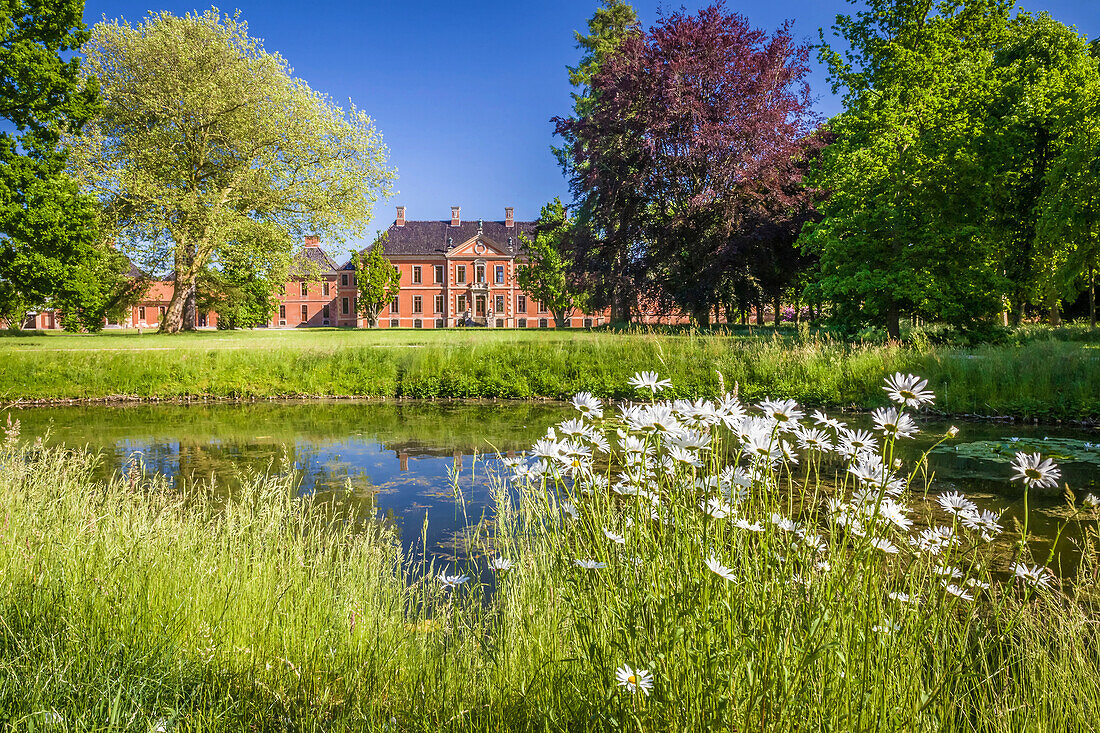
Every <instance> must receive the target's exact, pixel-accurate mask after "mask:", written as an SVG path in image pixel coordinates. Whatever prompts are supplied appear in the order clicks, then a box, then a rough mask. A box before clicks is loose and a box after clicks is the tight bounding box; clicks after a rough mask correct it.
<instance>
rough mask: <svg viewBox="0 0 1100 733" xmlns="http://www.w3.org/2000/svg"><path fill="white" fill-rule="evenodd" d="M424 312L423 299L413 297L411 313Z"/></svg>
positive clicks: (416, 296) (417, 296)
mask: <svg viewBox="0 0 1100 733" xmlns="http://www.w3.org/2000/svg"><path fill="white" fill-rule="evenodd" d="M423 312H424V298H422V297H421V296H419V295H414V296H413V313H423Z"/></svg>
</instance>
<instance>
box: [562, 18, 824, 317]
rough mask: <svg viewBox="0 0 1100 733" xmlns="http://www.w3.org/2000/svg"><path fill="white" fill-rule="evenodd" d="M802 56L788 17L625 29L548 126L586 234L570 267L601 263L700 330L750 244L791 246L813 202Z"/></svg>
mask: <svg viewBox="0 0 1100 733" xmlns="http://www.w3.org/2000/svg"><path fill="white" fill-rule="evenodd" d="M809 50H810V49H809V46H807V45H802V44H799V43H797V42H795V40H794V38H793V36H792V32H791V26H790V24H789V23H788V24H784V25H783V26H781V27H780V28H778V29H777V30H776V31H775V32H774V33H771V34H768V33H766V32H765V31H763V30H760V29H757V28H753V27H752V26H750V25H749V23H748V21H747V20H746V19H745V18H744V17H743V16H741V15H739V14H736V13H729V12H727V11H726V9H725V7H724V5H723V4H722V3H718V4H715V5H711V6H710V7H707V8H704V9H703V10H701V11H699V12H698V13H695V14H689V13H687V12H686V11H679V12H675V13H673V14H671V15H669V16H667V17H664V18H662V19H661V20H660V21H659V22H658V23H657V24H656V25H655V26H654V27H653V28H651V29H649V30H648V31H644V32H643V31H640V30H639V31H633V32H630V33H628V34H627V35H626V36H625V37H624V38H623V39H622V40H621V42H619V43H618V45H617V47H616V48H615V50H614V52H612V53H609V54H608V55H606V56H605V57H604V58H603V59H602V60H601V63H600V67H599V70H598V71H597V72H596V73H595V74H594V75H593V77H592V79H591V81H590V87H591V88H590V90H589V91H590V95H589V97H590V99H589V101H588V103H587V104H586V105H585V106H584V108H583V109H581V110H578V112H579V114H577V115H575V116H574V117H571V118H568V119H565V118H557V119H556V120H555V122H556V125H557V133H558V134H559V135H561V136H562V137H563V138H564V139H565V140H566V141H567V142H568V143H569V150H568V153H569V155H570V156H571V158H572V160H571V162H572V165H571V166H570V167H569V170H570V172H571V185H572V188H573V193H574V196H575V197H576V199H577V203H578V204H579V207H578V209H579V211H578V218H579V220H580V222H581V224H582V225H586V226H588V227H589V231H590V232H591V233H592V236H591V237H588V238H586V237H583V236H578V237H576V238H575V240H574V241H575V244H574V247H575V249H576V250H577V251H575V252H573V253H572V254H571V256H572V259H573V260H574V261H575V262H577V263H579V266H580V267H581V269H593V268H597V269H598V268H599V267H600V266H606V265H607V264H608V263H613V264H614V265H615V266H616V267H618V268H620V271H621V270H626V271H629V272H630V273H631V278H632V281H633V284H634V285H635V287H636V289H637V290H638V291H639V292H642V293H643V294H644V295H646V296H648V297H650V298H653V299H656V300H659V301H665V302H667V303H668V304H669V305H674V306H676V307H678V308H680V309H682V310H684V311H685V312H687V313H690V314H691V315H692V317H693V319H694V320H695V321H696V322H697V323H700V324H706V323H708V322H709V319H710V314H711V313H712V312H713V310H714V308H715V307H716V306H717V305H718V304H719V303H721V302H723V300H724V293H725V292H726V291H727V290H728V289H729V288H730V286H731V285H730V279H731V277H735V276H736V273H739V272H743V271H744V268H743V267H741V265H743V264H744V263H745V261H746V260H747V258H748V257H749V255H750V253H751V252H752V251H753V249H754V248H758V247H760V246H769V244H768V243H769V242H771V241H772V239H773V238H775V239H776V242H778V243H781V244H782V246H785V247H788V248H790V247H791V246H792V245H791V243H792V242H793V240H794V238H795V236H797V232H795V234H794V235H793V236H792V235H791V234H790V232H789V231H788V230H790V229H791V228H797V227H798V226H800V223H801V221H802V220H803V218H804V217H805V215H806V212H807V211H808V210H809V209H810V208H811V200H810V199H811V193H810V192H808V191H807V190H806V189H805V188H804V187H803V186H802V185H800V184H801V171H802V169H803V166H802V161H803V160H804V158H805V152H806V147H807V143H806V141H807V140H808V139H810V137H811V133H813V131H814V129H815V126H816V117H815V116H814V114H813V113H812V111H811V109H810V96H809V88H808V86H807V84H806V77H807V75H808V73H809V66H808V62H809ZM601 263H604V264H603V265H601ZM624 263H625V264H624ZM587 274H588V275H589V276H592V277H593V279H595V280H599V273H591V272H589V273H587ZM611 299H612V300H614V296H612V297H611Z"/></svg>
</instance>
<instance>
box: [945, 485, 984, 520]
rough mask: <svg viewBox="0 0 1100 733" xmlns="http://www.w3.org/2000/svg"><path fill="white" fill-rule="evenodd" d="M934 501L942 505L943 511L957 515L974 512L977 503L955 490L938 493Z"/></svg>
mask: <svg viewBox="0 0 1100 733" xmlns="http://www.w3.org/2000/svg"><path fill="white" fill-rule="evenodd" d="M936 501H937V502H938V503H939V505H940V506H942V507H943V509H944V511H946V512H949V513H951V514H955V515H958V516H961V515H963V514H974V513H976V512H977V511H978V505H977V504H975V503H974V502H972V501H970V500H969V499H967V498H966V497H965V496H963V495H962V494H960V493H959V492H957V491H952V492H949V493H946V494H940V495H939V496H937V497H936Z"/></svg>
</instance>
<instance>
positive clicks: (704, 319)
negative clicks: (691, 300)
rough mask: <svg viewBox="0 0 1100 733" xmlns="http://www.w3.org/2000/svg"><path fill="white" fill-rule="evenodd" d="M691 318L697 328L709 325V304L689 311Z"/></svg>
mask: <svg viewBox="0 0 1100 733" xmlns="http://www.w3.org/2000/svg"><path fill="white" fill-rule="evenodd" d="M691 320H692V321H694V322H695V326H696V327H697V328H706V327H708V326H709V325H710V306H709V305H704V306H701V307H697V308H695V309H694V310H693V311H692V313H691Z"/></svg>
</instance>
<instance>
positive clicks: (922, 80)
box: [801, 0, 1011, 339]
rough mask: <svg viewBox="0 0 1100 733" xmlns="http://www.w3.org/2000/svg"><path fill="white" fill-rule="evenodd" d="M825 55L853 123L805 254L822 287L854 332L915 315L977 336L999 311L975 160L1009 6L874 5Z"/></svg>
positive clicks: (984, 182) (827, 153) (825, 170)
mask: <svg viewBox="0 0 1100 733" xmlns="http://www.w3.org/2000/svg"><path fill="white" fill-rule="evenodd" d="M866 5H867V8H866V10H864V11H862V12H860V13H858V14H857V15H854V16H844V15H841V16H838V17H837V21H836V25H835V26H834V27H835V29H836V31H837V33H838V35H839V36H840V41H841V43H840V46H841V47H842V48H844V51H843V53H842V52H840V51H837V50H835V49H833V48H832V47H831V46H830V45H829V44H827V43H825V42H824V39H823V42H822V46H821V58H822V60H823V61H824V62H825V63H826V65H827V66H828V69H829V73H830V80H831V82H832V85H833V89H834V91H837V92H842V93H843V103H844V111H843V112H842V113H841V114H840V115H838V116H837V117H835V118H833V119H832V120H831V121H830V123H829V128H830V133H831V134H832V135H834V136H835V140H834V142H833V144H831V145H829V146H828V147H827V148H826V149H825V150H824V152H823V155H822V157H821V163H820V165H819V166H818V167H817V168H816V169H815V171H814V172H813V173H812V175H811V176H810V179H809V180H810V183H811V185H814V186H816V187H818V188H821V189H823V190H825V191H827V192H828V193H829V198H828V200H827V201H826V202H824V203H823V204H822V205H821V207H820V213H821V216H822V220H821V221H820V222H818V223H816V224H813V225H810V226H808V227H807V228H806V229H805V230H804V233H803V235H802V237H801V243H802V245H803V246H804V248H805V249H806V250H807V251H809V252H812V253H815V254H817V255H818V256H819V257H820V277H819V282H818V285H817V287H818V288H819V291H820V293H821V295H822V296H823V297H825V298H826V299H828V300H829V301H831V303H832V305H833V309H834V314H835V315H836V316H837V317H838V319H839V320H841V321H842V322H844V323H846V324H849V325H856V324H865V323H873V324H877V325H880V326H885V328H886V330H887V332H888V334H889V335H890V337H891V338H895V339H896V338H898V337H899V336H900V318H901V317H902V316H903V315H906V314H910V315H918V316H923V317H925V318H932V319H939V320H945V321H948V322H951V323H954V324H958V325H966V324H969V323H971V322H973V321H975V320H976V319H980V318H982V317H985V316H988V315H989V314H991V313H993V312H996V310H998V309H999V308H1000V292H1001V289H1002V285H1003V283H1002V281H1001V280H1000V279H999V277H998V266H997V265H998V262H997V255H996V252H995V251H994V248H993V247H992V246H991V243H990V239H989V237H988V236H987V235H986V233H985V229H986V224H987V221H986V215H987V204H988V200H989V188H990V186H991V183H992V179H991V176H990V175H989V172H988V170H987V169H986V168H985V167H984V166H983V164H982V161H981V160H980V158H979V156H977V155H976V154H975V152H974V149H973V138H974V135H975V130H976V129H977V128H978V127H979V126H980V124H981V121H982V119H983V115H984V110H985V109H986V108H987V106H988V104H989V98H990V94H991V90H992V89H993V86H994V85H993V84H992V60H993V52H992V49H995V48H997V47H999V46H1000V45H1002V44H1003V42H1004V40H1005V37H1006V35H1007V32H1008V31H1007V28H1008V13H1009V10H1010V8H1011V2H1009V0H935V1H933V0H868V1H867V2H866Z"/></svg>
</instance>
